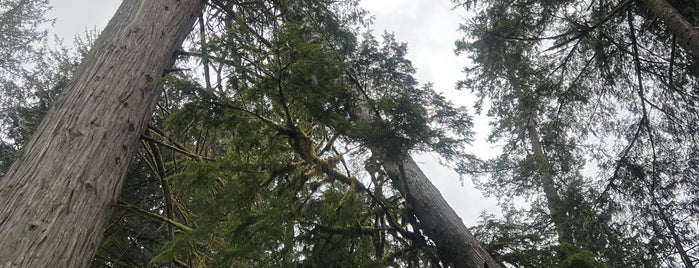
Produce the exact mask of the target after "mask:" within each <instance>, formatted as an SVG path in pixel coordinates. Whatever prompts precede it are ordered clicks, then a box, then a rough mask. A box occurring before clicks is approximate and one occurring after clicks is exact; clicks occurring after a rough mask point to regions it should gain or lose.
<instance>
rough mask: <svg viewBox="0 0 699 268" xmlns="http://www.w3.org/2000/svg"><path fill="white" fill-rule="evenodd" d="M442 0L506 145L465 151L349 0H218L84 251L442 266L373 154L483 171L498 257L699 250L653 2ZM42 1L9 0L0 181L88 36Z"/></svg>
mask: <svg viewBox="0 0 699 268" xmlns="http://www.w3.org/2000/svg"><path fill="white" fill-rule="evenodd" d="M454 2H455V3H456V4H457V5H458V6H462V7H464V8H466V9H468V10H470V11H473V12H475V13H473V14H475V15H474V16H473V17H472V18H469V20H468V21H466V22H464V24H463V25H462V28H461V30H462V31H463V33H464V38H463V39H462V40H458V41H457V42H456V45H457V52H458V53H465V54H468V55H469V56H470V57H471V59H472V60H473V63H474V64H473V65H472V67H469V68H467V69H465V78H464V80H463V81H462V82H460V83H459V87H460V88H462V89H464V90H471V91H473V92H475V93H476V94H477V96H478V97H479V99H478V100H477V103H476V110H477V112H485V113H486V114H487V115H488V116H490V117H492V122H491V124H492V127H493V130H492V133H491V135H490V136H489V141H490V142H492V143H495V144H497V145H499V146H500V147H501V148H502V152H501V154H500V155H499V156H498V157H496V158H494V159H485V160H478V159H477V158H475V157H474V156H472V155H469V154H467V153H466V152H465V149H464V146H465V145H466V144H467V143H468V142H469V141H470V139H471V136H472V134H473V133H472V132H471V131H472V129H471V128H472V123H471V118H470V117H469V116H468V115H467V114H466V113H465V109H464V108H461V107H454V106H453V105H452V104H451V103H450V102H449V101H448V100H446V99H445V98H444V97H443V96H441V95H440V94H438V93H436V92H435V91H434V90H433V89H432V87H431V85H430V84H420V83H419V82H418V81H416V80H415V78H414V77H413V74H414V72H415V70H414V68H413V67H412V65H411V63H410V61H408V60H407V59H406V53H407V49H408V48H407V45H406V44H403V43H400V42H398V41H397V40H396V39H395V38H394V37H393V36H392V35H390V34H384V35H382V36H380V37H376V36H374V35H373V34H372V33H371V31H370V30H368V29H369V27H370V21H369V20H368V19H367V18H366V15H367V14H366V12H365V11H363V10H362V9H361V8H359V6H358V2H357V1H320V0H298V1H224V0H211V1H209V5H208V7H207V9H206V11H205V13H204V14H202V15H201V17H200V19H199V21H198V23H197V24H195V28H194V30H193V32H192V33H191V34H190V36H189V38H188V40H187V42H186V43H185V45H184V46H183V49H182V50H180V51H178V56H179V60H178V62H177V64H176V66H174V67H173V69H171V70H169V71H168V72H167V73H165V74H164V75H163V76H162V77H158V78H156V79H155V80H156V82H158V83H160V84H161V85H162V88H163V91H162V96H161V98H160V101H159V103H158V107H157V109H156V111H154V116H153V121H152V122H151V123H150V125H149V128H148V131H147V132H146V133H144V134H143V135H142V137H141V146H140V148H139V150H138V154H137V155H136V156H134V158H133V159H132V161H131V166H130V168H129V172H128V174H127V178H126V183H125V184H124V187H123V191H122V193H121V196H120V198H119V201H118V202H117V204H116V205H115V206H114V208H113V214H112V217H111V219H110V224H109V226H108V228H107V230H106V232H105V234H104V238H103V239H102V243H101V245H100V246H99V249H98V252H97V254H96V255H95V258H94V260H93V263H92V266H93V267H205V266H209V267H387V266H389V267H444V266H448V265H447V264H445V263H444V261H442V260H443V259H444V257H445V256H440V255H439V253H438V251H437V249H436V247H435V244H434V242H433V241H431V240H430V239H429V238H428V237H426V236H425V234H424V231H423V229H421V228H422V227H421V225H420V222H419V220H417V219H416V217H415V215H414V212H413V211H412V208H411V207H410V206H409V205H407V202H406V199H405V197H404V194H403V193H402V192H403V191H404V190H405V189H401V186H400V185H397V184H396V183H395V181H391V180H390V179H389V174H388V171H387V170H385V169H384V168H383V166H382V164H384V163H387V162H391V161H393V160H396V159H400V158H401V157H402V156H406V155H408V154H409V153H412V152H420V151H431V152H437V153H438V154H439V155H440V156H441V157H442V158H443V159H445V160H447V161H448V162H449V163H454V164H456V166H458V169H459V171H460V172H461V173H462V174H465V175H466V174H478V175H485V177H486V178H483V176H481V177H480V178H478V179H477V180H476V182H477V185H478V187H479V188H480V189H481V190H482V191H483V192H484V193H486V194H488V195H493V196H496V197H497V198H498V199H499V200H500V201H501V204H502V205H503V210H504V212H505V213H504V215H503V216H502V217H497V216H494V215H489V214H484V215H483V216H482V220H481V222H480V224H479V225H478V226H476V227H474V228H472V230H473V231H474V233H475V234H476V236H477V238H478V240H479V241H481V242H482V243H483V245H484V248H485V249H486V250H488V252H489V253H490V254H491V256H493V257H494V258H495V259H496V260H497V261H499V262H500V263H501V264H503V266H505V267H679V266H684V267H694V266H696V264H697V262H698V261H697V256H698V255H699V244H697V241H699V237H698V234H697V229H696V228H697V223H698V221H699V218H698V215H699V202H698V201H697V197H696V196H697V193H699V184H697V179H696V178H697V175H699V174H698V173H699V172H698V170H699V168H698V166H697V165H698V161H697V159H699V158H697V149H698V148H697V146H696V144H697V134H696V133H697V131H696V130H697V128H698V126H697V122H699V120H698V119H699V118H698V116H697V115H698V113H697V110H696V109H697V101H699V99H698V97H699V92H697V89H698V88H699V84H697V79H696V78H697V74H698V73H699V67H697V66H698V65H697V59H696V58H692V57H691V56H690V54H689V53H687V52H686V51H685V50H684V48H682V47H681V46H679V45H678V44H676V42H675V37H676V33H673V32H671V31H670V30H668V27H667V25H665V24H664V22H663V21H661V20H659V19H658V18H657V17H656V16H654V15H653V14H654V13H653V12H651V11H650V10H648V9H647V7H646V6H644V5H643V3H644V1H629V0H626V1H587V2H580V1H563V0H547V1H523V0H516V1H500V0H488V1H454ZM668 3H669V4H671V5H673V6H674V7H675V9H677V10H678V11H679V12H680V13H681V15H682V16H683V17H684V18H685V19H686V20H687V21H689V22H690V23H692V24H693V25H696V24H697V22H699V15H698V14H699V12H697V10H699V7H697V3H696V2H693V1H668ZM47 9H48V4H47V2H46V1H43V0H16V1H4V2H0V21H1V22H2V23H5V22H6V23H7V25H16V26H17V27H3V25H4V24H0V44H2V46H0V55H4V57H0V68H2V69H1V71H2V74H1V75H2V76H0V81H1V82H2V85H0V86H2V95H0V127H1V128H0V178H1V177H2V175H3V171H5V170H6V169H7V168H8V167H9V165H10V163H11V162H12V160H13V159H14V156H15V153H16V152H17V151H18V150H20V149H21V147H22V145H23V144H24V142H25V141H26V140H27V139H28V138H29V136H30V135H31V133H32V132H33V130H34V129H35V128H36V126H37V125H38V123H39V121H40V120H41V118H42V117H43V115H44V114H45V113H46V111H48V109H49V107H50V106H51V105H52V103H53V102H54V101H55V100H56V98H57V96H58V95H59V94H60V92H61V91H62V90H63V88H64V87H65V86H66V84H67V83H68V81H70V78H71V76H72V74H73V73H74V71H75V69H76V67H77V64H78V61H79V60H78V59H79V58H80V57H81V56H82V55H83V54H84V52H85V51H87V47H88V46H89V45H90V42H91V40H92V39H91V38H90V36H91V35H88V38H87V39H86V40H85V41H84V42H83V43H79V44H78V45H77V46H78V48H77V49H76V51H75V52H74V51H69V50H67V49H58V50H50V49H47V48H45V47H44V46H43V45H42V44H44V42H45V39H46V33H45V32H44V31H42V30H40V29H41V28H40V27H38V26H39V25H41V24H45V23H48V22H50V20H46V19H44V18H43V13H45V11H46V10H47ZM18 10H20V11H22V12H18ZM20 26H22V27H20ZM27 44H31V45H27ZM519 198H523V199H524V200H526V201H527V203H528V205H527V206H524V207H522V206H521V205H520V204H518V202H517V201H518V200H521V199H519Z"/></svg>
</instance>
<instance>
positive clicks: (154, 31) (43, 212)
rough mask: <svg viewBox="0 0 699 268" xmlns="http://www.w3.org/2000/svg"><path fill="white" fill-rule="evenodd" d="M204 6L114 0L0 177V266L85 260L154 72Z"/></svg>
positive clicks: (147, 112)
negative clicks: (82, 56) (62, 85)
mask: <svg viewBox="0 0 699 268" xmlns="http://www.w3.org/2000/svg"><path fill="white" fill-rule="evenodd" d="M203 7H204V3H203V2H202V0H158V1H151V0H124V1H123V3H122V4H121V6H120V7H119V9H118V10H117V12H116V14H115V15H114V17H113V18H112V19H111V21H110V22H109V24H108V25H107V27H106V28H105V30H104V31H103V32H102V34H101V35H100V37H99V38H98V39H97V42H96V43H95V45H94V47H93V48H92V49H91V50H90V53H89V54H88V55H87V56H86V57H85V59H83V62H82V64H81V66H80V68H79V69H78V71H77V73H76V75H75V77H74V79H73V81H72V82H71V83H70V84H69V85H68V87H67V88H66V89H65V91H64V92H63V94H62V95H61V98H60V100H59V101H58V102H57V103H56V104H55V105H54V106H53V107H52V108H51V110H50V111H49V112H48V114H47V115H46V117H45V118H44V120H43V121H42V123H41V124H40V125H39V127H38V129H37V130H36V132H35V134H34V135H33V136H32V138H31V140H30V141H29V142H28V143H27V144H26V145H25V147H24V149H23V151H22V153H20V156H19V158H18V159H17V160H16V161H15V163H14V164H13V165H12V167H10V169H9V171H8V172H7V174H6V175H5V176H4V177H3V178H1V179H0V204H2V205H1V206H0V267H71V268H72V267H87V266H88V265H89V263H90V261H91V259H92V256H93V254H94V253H95V251H96V249H97V246H98V245H99V242H100V240H101V238H102V233H103V231H104V228H105V223H106V221H107V220H108V217H109V216H110V213H111V207H112V204H114V202H115V201H116V199H117V197H118V194H119V192H120V188H121V185H122V182H123V179H124V176H125V174H126V171H127V168H128V165H129V162H130V160H131V159H132V155H133V154H134V152H135V150H136V148H137V143H138V137H139V136H140V135H141V133H143V132H144V130H145V127H146V123H147V122H148V121H149V120H150V116H151V113H152V111H153V109H154V107H155V104H156V102H157V98H158V95H159V90H158V85H156V83H155V81H154V80H155V78H157V77H158V76H160V75H161V74H162V73H163V70H164V69H166V68H168V67H170V66H171V65H172V64H173V62H174V51H175V49H176V48H178V47H179V46H180V44H181V42H182V41H183V40H184V38H185V37H186V36H187V34H188V33H189V32H190V29H191V27H192V25H193V23H194V21H195V19H196V18H197V16H198V15H199V14H200V13H201V10H202V9H203ZM76 8H78V9H79V7H76ZM76 12H87V11H79V10H77V11H76ZM76 15H77V14H76Z"/></svg>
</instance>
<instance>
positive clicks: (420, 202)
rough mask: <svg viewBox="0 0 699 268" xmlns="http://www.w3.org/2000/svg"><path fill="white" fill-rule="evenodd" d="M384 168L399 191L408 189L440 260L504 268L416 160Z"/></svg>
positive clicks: (458, 267) (470, 267)
mask: <svg viewBox="0 0 699 268" xmlns="http://www.w3.org/2000/svg"><path fill="white" fill-rule="evenodd" d="M384 169H385V170H386V171H387V172H388V175H389V177H390V178H391V180H392V181H393V182H394V183H397V184H399V188H403V189H405V193H403V195H404V196H405V199H406V200H407V201H408V204H409V205H410V206H411V207H412V210H413V212H414V213H415V216H416V217H417V219H418V220H419V221H420V227H421V228H422V229H423V230H424V232H425V234H426V235H427V237H429V238H430V239H432V241H434V243H435V245H436V246H437V250H438V251H439V255H440V257H441V258H442V260H443V261H444V262H446V263H447V264H448V265H449V267H455V268H484V267H489V268H496V267H500V265H499V264H498V263H497V262H495V261H494V260H493V259H492V258H491V257H490V255H489V254H488V252H487V251H485V249H483V247H482V246H481V244H480V242H478V240H476V238H475V237H474V236H473V234H471V231H469V230H468V228H466V225H465V224H464V222H463V220H462V219H461V218H460V217H459V215H458V214H456V212H455V211H454V209H452V208H451V206H449V203H447V201H446V200H445V199H444V197H442V194H441V193H440V192H439V190H438V189H437V187H435V186H434V184H432V182H430V179H429V178H427V176H426V175H425V173H423V172H422V170H421V169H420V166H418V165H417V163H415V161H414V160H413V159H412V157H410V156H406V157H404V158H403V160H401V161H400V163H399V164H395V163H384Z"/></svg>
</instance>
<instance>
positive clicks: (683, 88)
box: [454, 0, 699, 267]
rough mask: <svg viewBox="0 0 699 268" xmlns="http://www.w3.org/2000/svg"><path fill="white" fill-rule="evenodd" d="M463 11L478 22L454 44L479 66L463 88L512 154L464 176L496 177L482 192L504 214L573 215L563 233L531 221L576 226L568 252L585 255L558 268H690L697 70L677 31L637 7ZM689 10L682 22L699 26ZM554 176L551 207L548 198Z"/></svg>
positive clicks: (528, 4)
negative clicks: (604, 267) (601, 266)
mask: <svg viewBox="0 0 699 268" xmlns="http://www.w3.org/2000/svg"><path fill="white" fill-rule="evenodd" d="M454 2H456V3H458V4H461V5H463V6H464V7H467V8H469V9H472V10H473V11H475V14H476V15H475V17H474V18H473V20H472V21H470V22H468V23H464V24H463V25H462V28H461V30H462V31H463V33H464V35H465V37H464V39H462V40H459V41H457V42H456V45H457V51H458V52H459V53H467V54H468V56H469V57H471V59H472V60H473V62H474V63H475V65H474V67H472V68H469V69H467V72H466V78H465V79H464V80H463V81H462V82H460V83H459V87H460V88H462V89H468V90H472V91H473V92H475V93H476V94H477V95H478V96H479V97H480V98H481V99H480V101H479V102H478V103H477V105H476V107H477V110H478V111H481V109H483V108H484V107H485V105H484V103H486V102H487V101H489V102H491V105H490V107H489V110H488V111H487V115H488V116H491V117H492V118H493V122H492V123H491V124H492V126H493V131H492V134H491V135H490V136H489V139H490V141H491V142H494V143H498V144H503V145H504V146H503V152H502V154H501V155H500V156H499V157H497V158H495V159H492V160H487V161H486V160H483V161H479V160H475V161H474V159H466V161H464V162H462V163H461V165H460V167H461V169H462V171H464V172H488V173H489V175H490V176H489V179H488V180H482V181H481V182H480V183H478V184H479V187H480V188H481V189H483V190H484V191H485V192H486V193H490V194H493V195H496V196H497V197H498V198H500V199H501V201H503V203H504V204H508V203H510V202H512V201H511V200H512V198H513V197H514V196H522V197H525V198H527V199H529V200H534V202H545V203H544V204H546V207H547V208H548V209H551V208H558V209H559V210H562V211H564V214H565V217H564V218H565V219H563V220H562V219H561V218H560V217H559V218H556V217H554V215H552V214H553V213H549V212H550V211H547V209H541V210H539V211H537V208H536V206H534V207H533V208H532V210H531V213H533V215H532V218H534V219H537V220H541V221H545V220H552V221H553V222H554V225H557V227H560V226H566V227H565V228H564V229H565V230H569V232H570V234H571V237H572V239H570V240H571V241H559V242H561V243H563V244H565V243H570V244H571V245H570V246H574V247H577V248H579V249H581V250H582V251H580V252H577V253H566V254H569V255H570V256H571V258H570V259H566V260H565V263H561V264H560V265H564V264H565V265H581V266H584V265H594V263H593V262H589V260H591V259H592V257H593V256H597V257H596V258H598V259H601V260H605V262H606V264H608V265H609V266H614V267H617V266H619V267H621V266H623V267H628V266H634V267H635V266H639V267H641V266H642V267H676V266H679V265H680V264H683V265H685V266H686V267H691V266H693V265H692V264H691V262H692V261H690V260H688V259H689V258H691V257H689V256H693V255H696V242H690V241H696V228H695V227H690V226H688V225H686V224H684V223H683V222H686V221H690V222H691V221H695V220H694V219H695V218H696V216H697V215H699V214H696V213H695V211H696V210H694V209H693V208H690V207H689V206H683V205H681V204H687V203H693V202H694V199H695V198H692V197H690V196H693V193H694V192H696V184H695V183H689V182H688V181H687V180H686V179H685V176H687V175H689V174H696V172H697V170H696V169H695V168H694V167H693V166H692V165H691V164H689V163H690V162H691V160H689V159H691V158H692V156H690V155H689V152H691V151H693V149H692V148H693V146H688V144H693V142H686V141H688V140H694V139H696V137H694V136H695V135H694V131H692V130H691V129H693V128H694V126H695V123H694V122H695V121H696V116H697V113H696V111H695V109H694V108H691V107H692V106H693V103H694V102H695V99H696V97H697V96H696V94H695V93H696V92H695V90H694V88H695V87H696V85H697V79H696V74H697V73H696V71H694V68H693V66H694V65H695V64H696V63H695V61H696V59H693V58H691V57H690V56H689V54H688V53H686V52H685V51H683V50H682V49H681V48H680V47H679V46H677V44H676V43H674V41H673V37H672V36H673V34H672V32H670V31H669V30H668V28H667V26H666V25H663V23H662V21H660V20H659V19H657V18H655V17H653V16H649V15H648V14H649V13H648V12H647V11H646V7H644V6H640V5H641V4H642V2H634V1H620V2H604V1H602V2H595V3H581V2H579V1H560V0H553V1H497V0H496V1H454ZM669 3H671V4H672V5H676V6H677V7H679V6H683V5H684V4H683V3H679V2H674V1H669ZM691 6H693V4H691ZM678 10H681V9H678ZM692 10H695V9H694V8H687V9H685V10H681V11H680V12H681V14H683V15H684V16H687V17H686V18H688V19H689V20H696V16H694V15H693V14H692V12H693V11H692ZM670 103H672V104H670ZM680 114H681V116H678V115H680ZM532 126H533V127H532ZM532 129H534V130H532ZM533 131H536V132H537V133H538V136H539V138H538V141H537V142H539V143H540V145H541V147H542V150H543V153H544V157H543V158H542V157H537V156H536V155H535V152H534V150H533V147H534V143H535V142H534V141H533V140H534V139H533V138H532V132H533ZM539 159H545V161H543V163H545V165H542V161H541V160H539ZM468 161H470V162H468ZM586 169H587V170H590V169H597V170H598V171H596V172H597V173H598V176H597V177H594V176H592V175H590V174H589V172H588V174H585V170H586ZM547 176H549V177H550V178H551V180H552V181H553V184H550V183H549V184H548V185H549V186H554V187H553V188H555V192H554V193H553V194H552V193H551V191H549V192H547V193H544V191H543V189H544V187H545V186H546V182H545V180H543V179H545V178H546V177H547ZM690 176H694V175H690ZM680 185H682V186H680ZM549 189H551V188H549ZM556 196H558V198H555V197H556ZM552 197H553V198H552ZM641 211H643V212H641ZM680 218H682V219H683V220H679V219H680ZM690 219H691V220H690ZM648 226H654V227H653V228H648ZM552 227H553V226H552ZM549 231H551V230H549ZM559 239H561V238H560V237H559ZM544 245H545V244H544ZM537 246H541V244H540V245H532V247H534V248H536V247H537ZM561 247H567V246H566V245H561ZM689 248H691V250H688V249H689ZM565 250H567V249H565ZM566 252H568V251H566ZM661 252H663V253H661ZM590 253H591V254H590ZM667 256H672V257H667ZM508 261H513V260H508ZM561 261H564V260H563V259H562V260H561Z"/></svg>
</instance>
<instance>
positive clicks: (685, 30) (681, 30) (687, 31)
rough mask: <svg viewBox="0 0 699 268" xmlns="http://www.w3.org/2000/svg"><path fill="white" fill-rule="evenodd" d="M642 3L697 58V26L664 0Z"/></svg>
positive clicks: (698, 49)
mask: <svg viewBox="0 0 699 268" xmlns="http://www.w3.org/2000/svg"><path fill="white" fill-rule="evenodd" d="M680 2H682V1H680ZM644 3H645V4H646V6H647V7H648V9H649V10H650V11H651V12H653V14H655V15H656V16H658V17H659V18H660V19H662V20H663V21H664V22H665V24H666V25H667V27H668V28H669V29H670V32H671V33H673V34H675V36H677V42H678V43H679V44H680V46H682V47H684V49H686V50H688V51H689V53H690V54H691V55H692V56H694V57H695V58H697V59H699V28H697V26H695V25H692V24H691V23H689V22H688V21H687V20H686V19H685V18H684V17H683V16H682V14H680V13H679V12H678V11H677V9H675V8H674V7H672V6H671V5H670V4H669V3H668V2H667V1H666V0H646V1H644Z"/></svg>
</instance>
